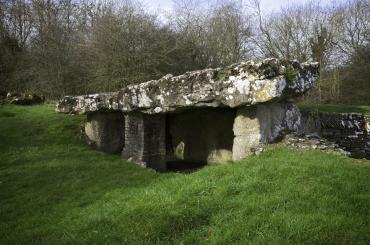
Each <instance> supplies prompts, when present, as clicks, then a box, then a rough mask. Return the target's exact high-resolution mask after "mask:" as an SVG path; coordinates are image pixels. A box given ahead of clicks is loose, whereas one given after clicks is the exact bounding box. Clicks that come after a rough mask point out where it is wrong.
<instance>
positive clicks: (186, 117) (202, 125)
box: [166, 108, 236, 172]
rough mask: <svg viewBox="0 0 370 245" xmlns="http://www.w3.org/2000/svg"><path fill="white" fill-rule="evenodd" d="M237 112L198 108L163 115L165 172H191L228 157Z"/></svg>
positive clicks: (227, 109)
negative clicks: (164, 120) (164, 117)
mask: <svg viewBox="0 0 370 245" xmlns="http://www.w3.org/2000/svg"><path fill="white" fill-rule="evenodd" d="M235 115H236V111H235V110H234V109H231V108H197V109H189V110H185V111H182V112H179V113H170V114H168V115H167V118H166V163H167V170H168V171H178V172H191V171H194V170H196V169H199V168H201V167H203V166H205V165H206V164H208V163H213V162H222V161H227V160H231V156H232V146H233V140H234V133H233V123H234V118H235Z"/></svg>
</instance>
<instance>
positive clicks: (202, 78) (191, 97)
mask: <svg viewBox="0 0 370 245" xmlns="http://www.w3.org/2000/svg"><path fill="white" fill-rule="evenodd" d="M318 76H319V64H318V63H317V62H312V63H308V62H306V63H298V62H297V61H280V60H278V59H265V60H263V61H261V62H254V61H247V62H241V63H237V64H234V65H231V66H227V67H224V68H216V69H204V70H198V71H191V72H187V73H185V74H183V75H180V76H172V75H170V74H169V75H166V76H164V77H162V78H161V79H158V80H152V81H148V82H144V83H140V84H135V85H129V86H127V87H125V88H123V89H121V90H120V91H118V92H113V93H100V94H92V95H83V96H66V97H64V98H63V99H62V100H61V101H60V102H59V103H58V104H57V106H56V111H58V112H63V113H87V112H94V111H104V110H120V111H123V112H132V111H141V112H144V113H148V114H155V113H167V112H173V111H179V110H183V109H187V108H195V107H231V108H235V107H240V106H251V105H256V104H260V103H265V102H270V101H271V102H276V101H280V100H286V99H290V98H294V97H297V96H300V95H302V94H304V93H305V92H306V91H308V90H309V89H310V88H311V87H312V86H313V84H314V81H315V80H316V79H317V78H318Z"/></svg>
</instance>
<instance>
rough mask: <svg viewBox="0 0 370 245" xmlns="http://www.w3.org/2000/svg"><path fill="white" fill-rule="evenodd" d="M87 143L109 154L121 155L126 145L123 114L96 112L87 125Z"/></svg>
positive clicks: (91, 115) (89, 115)
mask: <svg viewBox="0 0 370 245" xmlns="http://www.w3.org/2000/svg"><path fill="white" fill-rule="evenodd" d="M84 131H85V135H86V137H87V139H86V140H87V143H88V144H89V145H91V146H93V147H95V148H96V149H98V150H101V151H104V152H107V153H120V152H121V151H122V148H123V145H124V118H123V114H122V113H121V112H114V113H111V112H109V113H107V112H94V113H90V114H88V115H87V121H86V123H85V130H84Z"/></svg>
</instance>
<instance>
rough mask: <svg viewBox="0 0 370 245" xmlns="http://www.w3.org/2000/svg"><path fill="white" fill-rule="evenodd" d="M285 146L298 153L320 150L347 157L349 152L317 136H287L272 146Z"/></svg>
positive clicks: (293, 134) (294, 134)
mask: <svg viewBox="0 0 370 245" xmlns="http://www.w3.org/2000/svg"><path fill="white" fill-rule="evenodd" d="M275 145H278V146H286V147H288V148H290V149H295V150H299V151H304V150H320V151H323V152H327V153H332V154H336V155H343V156H349V155H351V153H350V152H348V151H345V150H344V149H342V148H341V147H340V146H339V145H338V144H335V143H333V142H330V141H329V140H327V139H324V138H322V137H320V136H319V135H317V134H308V135H304V134H297V133H292V134H287V135H285V136H284V137H283V139H282V140H281V141H280V142H279V143H277V144H274V145H272V146H275Z"/></svg>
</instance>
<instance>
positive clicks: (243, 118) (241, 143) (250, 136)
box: [233, 107, 261, 161]
mask: <svg viewBox="0 0 370 245" xmlns="http://www.w3.org/2000/svg"><path fill="white" fill-rule="evenodd" d="M233 130H234V136H235V137H234V143H233V160H234V161H235V160H240V159H243V158H246V157H248V156H250V155H253V153H254V150H255V149H256V148H257V147H258V145H259V143H260V138H261V134H260V123H259V121H258V118H257V110H256V107H241V108H239V109H238V110H237V111H236V117H235V121H234V126H233Z"/></svg>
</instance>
